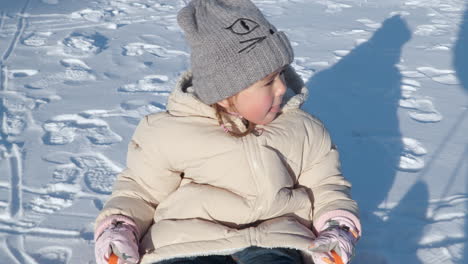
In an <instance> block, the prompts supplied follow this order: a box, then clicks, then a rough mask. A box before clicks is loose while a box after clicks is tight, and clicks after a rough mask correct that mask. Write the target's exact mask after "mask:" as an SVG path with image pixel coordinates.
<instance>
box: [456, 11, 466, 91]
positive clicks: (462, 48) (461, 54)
mask: <svg viewBox="0 0 468 264" xmlns="http://www.w3.org/2000/svg"><path fill="white" fill-rule="evenodd" d="M453 51H454V54H453V66H454V68H455V72H456V75H457V78H458V80H459V82H460V84H461V87H462V88H463V89H464V90H465V91H466V92H467V93H468V4H467V6H466V9H465V13H464V15H463V21H462V22H461V24H460V28H459V30H458V37H457V41H456V42H455V47H454V49H453Z"/></svg>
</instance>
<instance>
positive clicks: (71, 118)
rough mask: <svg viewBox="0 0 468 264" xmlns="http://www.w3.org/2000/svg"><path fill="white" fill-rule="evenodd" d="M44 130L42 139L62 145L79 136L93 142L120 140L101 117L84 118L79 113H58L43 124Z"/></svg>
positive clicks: (99, 143) (111, 142)
mask: <svg viewBox="0 0 468 264" xmlns="http://www.w3.org/2000/svg"><path fill="white" fill-rule="evenodd" d="M43 128H44V130H45V131H46V133H45V135H44V137H43V141H44V143H45V144H50V145H64V144H68V143H71V142H73V141H74V140H75V139H76V138H77V137H79V136H85V137H86V138H88V139H89V140H90V141H91V142H92V143H93V144H97V145H103V144H104V145H107V144H113V143H117V142H120V141H122V138H121V137H120V136H119V135H118V134H116V133H115V132H113V131H112V130H111V129H110V128H109V125H108V124H107V122H105V121H104V120H102V119H93V118H84V117H82V116H80V115H76V114H71V115H59V116H56V117H54V118H53V119H51V120H48V121H46V122H45V123H44V125H43Z"/></svg>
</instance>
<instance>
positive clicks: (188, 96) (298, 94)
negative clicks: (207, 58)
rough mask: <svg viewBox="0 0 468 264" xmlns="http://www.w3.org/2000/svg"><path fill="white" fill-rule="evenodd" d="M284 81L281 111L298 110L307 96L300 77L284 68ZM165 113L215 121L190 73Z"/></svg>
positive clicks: (214, 113) (188, 72)
mask: <svg viewBox="0 0 468 264" xmlns="http://www.w3.org/2000/svg"><path fill="white" fill-rule="evenodd" d="M284 74H285V76H284V77H285V81H286V86H287V87H288V89H287V92H286V94H285V95H284V97H283V103H282V111H283V112H286V111H289V110H292V109H298V108H300V107H301V105H302V104H303V103H304V102H305V100H306V99H307V96H308V93H309V92H308V89H307V87H306V86H305V85H304V82H303V80H302V79H301V77H300V76H299V75H298V74H297V73H296V71H295V70H294V68H292V67H291V66H288V67H286V70H285V73H284ZM166 108H167V111H168V112H169V113H170V114H171V115H173V116H199V117H208V118H213V119H216V112H215V110H214V108H212V107H211V106H209V105H206V104H205V103H203V102H202V101H200V100H199V99H198V98H197V96H196V95H195V93H194V90H193V88H192V71H190V70H189V71H186V72H184V73H182V75H181V76H180V77H179V80H178V81H177V84H176V86H175V88H174V90H173V91H172V92H171V94H170V96H169V99H168V102H167V107H166Z"/></svg>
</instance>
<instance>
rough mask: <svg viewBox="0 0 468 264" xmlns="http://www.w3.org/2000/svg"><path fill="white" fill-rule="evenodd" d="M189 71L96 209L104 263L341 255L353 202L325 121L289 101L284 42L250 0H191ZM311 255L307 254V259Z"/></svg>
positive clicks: (294, 96)
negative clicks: (112, 258)
mask: <svg viewBox="0 0 468 264" xmlns="http://www.w3.org/2000/svg"><path fill="white" fill-rule="evenodd" d="M177 19H178V23H179V25H180V26H181V27H182V29H183V30H184V33H185V37H186V39H187V41H188V43H189V44H190V47H191V51H192V53H191V71H188V72H185V73H184V74H183V75H182V76H181V77H180V80H179V81H178V83H177V85H176V87H175V89H174V91H173V92H172V94H171V95H170V97H169V99H168V103H167V111H166V112H162V113H157V114H152V115H149V116H146V117H145V118H144V119H143V120H142V121H141V122H140V124H139V125H138V126H137V128H136V131H135V133H134V135H133V138H132V140H131V142H130V144H129V149H128V156H127V168H126V169H125V170H124V171H123V172H122V173H121V174H120V175H119V177H118V179H117V181H116V183H115V185H114V189H113V192H112V195H111V197H110V199H109V200H108V201H107V203H106V204H105V207H104V209H103V210H102V212H101V213H100V214H99V216H98V218H97V220H96V223H97V224H96V229H95V242H96V246H95V254H96V260H97V263H98V264H104V263H107V260H108V258H109V255H110V254H111V253H112V252H113V253H114V254H116V255H117V256H118V257H119V261H120V262H119V263H158V264H173V263H245V264H257V263H285V264H286V263H315V264H329V263H335V262H336V263H339V262H340V260H341V261H342V262H343V263H348V262H349V260H350V258H351V256H352V254H353V250H354V246H355V244H356V242H357V240H358V238H359V237H360V234H361V227H360V221H359V218H358V212H357V211H358V208H357V205H356V202H355V201H353V200H352V199H351V197H350V188H351V185H350V183H349V182H348V181H347V180H346V179H345V178H344V177H343V176H342V175H341V172H340V164H339V158H338V152H337V150H336V149H335V147H334V146H333V144H332V141H331V139H330V136H329V134H328V133H327V131H326V129H325V128H324V127H323V125H322V124H321V123H320V122H319V121H318V120H317V119H315V118H314V117H312V116H311V115H309V114H308V113H306V112H304V111H302V110H300V109H299V107H300V105H301V104H302V103H303V101H304V100H305V99H306V96H307V88H306V87H304V85H303V83H302V82H301V81H300V78H299V77H298V76H297V74H295V72H294V70H293V68H292V67H291V66H289V64H290V63H291V62H292V61H293V50H292V48H291V46H290V43H289V40H288V39H287V37H286V35H285V34H284V33H283V32H281V31H277V29H276V28H275V27H274V26H273V25H271V24H270V23H269V22H268V21H267V20H266V19H265V17H264V16H263V15H262V13H261V12H260V10H259V9H258V8H257V7H256V6H255V5H254V4H253V3H252V2H251V1H250V0H193V1H191V2H190V3H189V4H188V5H187V6H186V7H184V8H183V9H182V10H180V11H179V14H178V16H177ZM312 261H313V262H312Z"/></svg>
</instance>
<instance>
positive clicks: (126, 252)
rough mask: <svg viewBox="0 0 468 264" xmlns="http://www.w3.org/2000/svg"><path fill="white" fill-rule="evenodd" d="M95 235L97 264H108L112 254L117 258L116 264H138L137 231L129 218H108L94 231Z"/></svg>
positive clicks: (117, 216) (116, 216)
mask: <svg viewBox="0 0 468 264" xmlns="http://www.w3.org/2000/svg"><path fill="white" fill-rule="evenodd" d="M95 235H96V239H95V241H96V244H95V247H94V253H95V256H96V262H97V264H108V260H109V257H110V255H111V253H112V252H113V253H114V254H115V255H116V256H117V257H118V258H119V262H118V264H124V263H125V264H127V263H130V264H134V263H138V260H139V258H140V255H139V254H138V242H137V229H136V226H135V223H134V222H133V221H132V220H131V219H130V218H127V217H124V216H120V215H115V216H109V217H108V218H106V219H104V220H103V221H102V223H101V224H100V226H99V227H98V228H97V229H96V234H95Z"/></svg>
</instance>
